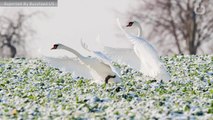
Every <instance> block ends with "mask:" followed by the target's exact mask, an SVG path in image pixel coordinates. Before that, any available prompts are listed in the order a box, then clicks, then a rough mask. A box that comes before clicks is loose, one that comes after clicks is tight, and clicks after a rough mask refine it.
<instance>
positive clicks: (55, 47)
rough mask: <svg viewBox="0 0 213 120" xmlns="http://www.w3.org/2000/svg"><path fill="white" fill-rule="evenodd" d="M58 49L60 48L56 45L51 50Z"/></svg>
mask: <svg viewBox="0 0 213 120" xmlns="http://www.w3.org/2000/svg"><path fill="white" fill-rule="evenodd" d="M57 48H58V45H57V44H54V45H53V47H52V48H51V49H50V50H54V49H57Z"/></svg>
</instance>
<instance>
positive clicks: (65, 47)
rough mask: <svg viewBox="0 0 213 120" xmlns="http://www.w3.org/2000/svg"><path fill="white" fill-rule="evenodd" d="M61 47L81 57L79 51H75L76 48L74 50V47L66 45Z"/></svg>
mask: <svg viewBox="0 0 213 120" xmlns="http://www.w3.org/2000/svg"><path fill="white" fill-rule="evenodd" d="M61 49H64V50H67V51H69V52H72V53H73V54H75V55H76V56H77V57H79V58H82V57H83V56H82V55H81V54H80V53H79V52H77V51H76V50H74V49H72V48H70V47H67V46H65V45H63V46H62V47H61Z"/></svg>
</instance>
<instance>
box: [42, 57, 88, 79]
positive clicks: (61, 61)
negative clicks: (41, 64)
mask: <svg viewBox="0 0 213 120" xmlns="http://www.w3.org/2000/svg"><path fill="white" fill-rule="evenodd" d="M43 60H44V61H45V62H46V63H47V65H49V66H51V67H54V68H58V69H60V70H62V71H64V72H70V73H72V75H73V77H78V76H81V77H84V78H87V79H92V76H91V74H90V70H89V68H88V67H87V66H86V65H84V64H82V63H81V62H80V61H79V60H78V59H77V58H69V57H63V58H55V57H43Z"/></svg>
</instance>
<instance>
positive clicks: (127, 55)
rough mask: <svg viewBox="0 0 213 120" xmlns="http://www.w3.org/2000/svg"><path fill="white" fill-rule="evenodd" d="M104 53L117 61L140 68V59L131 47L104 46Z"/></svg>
mask: <svg viewBox="0 0 213 120" xmlns="http://www.w3.org/2000/svg"><path fill="white" fill-rule="evenodd" d="M104 53H105V54H106V55H107V56H109V57H110V58H111V59H112V60H113V61H115V62H117V63H120V64H125V65H128V66H129V67H131V68H133V69H135V70H137V71H139V70H140V64H141V63H140V59H139V58H138V57H137V55H136V54H135V52H134V50H133V49H131V48H112V47H106V46H104Z"/></svg>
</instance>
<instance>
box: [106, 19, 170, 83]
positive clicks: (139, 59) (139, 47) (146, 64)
mask: <svg viewBox="0 0 213 120" xmlns="http://www.w3.org/2000/svg"><path fill="white" fill-rule="evenodd" d="M117 23H118V26H119V28H120V29H121V30H122V31H123V33H124V34H125V36H126V37H127V38H128V40H130V42H131V43H132V46H133V47H132V48H127V49H125V48H120V49H117V48H110V47H104V51H105V52H106V54H107V55H109V56H110V57H111V58H112V59H113V60H115V61H117V62H119V61H121V63H125V64H127V65H129V66H130V67H132V68H133V69H135V70H138V71H141V72H142V73H143V74H144V75H146V76H150V77H153V78H155V79H157V80H164V81H168V80H170V79H171V78H170V75H169V74H168V72H167V71H166V69H165V67H164V65H163V63H162V62H161V60H160V58H159V56H158V53H157V51H156V50H155V48H154V47H153V46H152V45H151V44H150V43H149V42H148V41H146V40H145V39H144V38H143V37H142V35H141V34H142V29H141V26H140V24H139V23H138V22H137V21H134V22H129V25H127V27H132V26H133V25H134V26H136V27H138V35H137V36H134V35H131V34H129V33H127V32H126V31H125V30H124V29H123V28H122V27H121V24H120V22H119V19H117ZM114 53H115V54H114ZM118 53H119V54H118Z"/></svg>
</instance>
